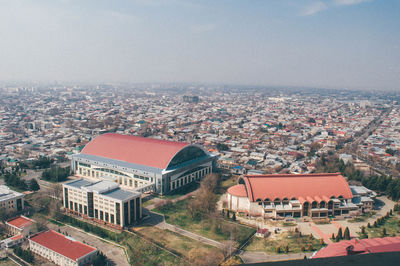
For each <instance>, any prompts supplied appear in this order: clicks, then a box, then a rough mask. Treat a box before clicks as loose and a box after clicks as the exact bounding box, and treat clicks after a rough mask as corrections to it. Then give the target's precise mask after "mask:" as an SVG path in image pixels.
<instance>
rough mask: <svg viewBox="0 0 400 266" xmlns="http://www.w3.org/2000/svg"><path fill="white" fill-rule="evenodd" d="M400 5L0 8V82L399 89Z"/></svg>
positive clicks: (51, 4)
mask: <svg viewBox="0 0 400 266" xmlns="http://www.w3.org/2000/svg"><path fill="white" fill-rule="evenodd" d="M399 8H400V3H398V2H397V1H377V0H367V1H366V0H329V1H328V0H326V1H309V0H304V1H303V0H302V1H293V0H285V1H251V2H250V1H234V2H231V1H217V2H215V1H179V0H168V1H159V0H152V1H142V0H136V1H119V2H117V3H113V4H112V5H111V4H110V3H109V2H108V1H85V2H78V1H73V0H71V1H68V0H60V1H47V0H43V1H25V0H21V1H0V32H1V38H2V40H3V41H2V42H1V43H0V50H1V51H2V53H1V56H0V58H1V63H0V73H1V74H0V80H1V81H10V80H13V81H14V80H15V81H41V82H44V81H60V82H63V81H74V82H206V83H220V84H221V83H228V84H249V85H260V86H299V87H301V86H303V87H321V88H344V89H346V88H347V89H364V90H396V89H398V88H399V86H400V78H399V77H400V75H399V74H400V64H399V62H400V61H399V59H400V58H399V56H400V53H399V49H400V46H399V43H400V36H399V32H398V28H399V26H400V25H399V24H400V19H399V18H398V17H397V16H396V15H397V13H398V11H399Z"/></svg>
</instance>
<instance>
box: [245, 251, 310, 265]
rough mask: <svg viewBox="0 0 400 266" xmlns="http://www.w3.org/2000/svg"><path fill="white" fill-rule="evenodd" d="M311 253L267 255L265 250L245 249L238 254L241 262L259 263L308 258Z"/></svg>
mask: <svg viewBox="0 0 400 266" xmlns="http://www.w3.org/2000/svg"><path fill="white" fill-rule="evenodd" d="M312 254H313V253H293V254H290V253H289V254H281V255H269V254H266V253H265V252H250V251H245V252H243V253H241V254H240V255H239V256H240V257H241V258H242V260H243V262H244V263H246V264H248V263H260V262H270V261H285V260H301V259H304V256H306V257H307V258H309V257H310V256H311V255H312Z"/></svg>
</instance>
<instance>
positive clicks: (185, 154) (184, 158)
mask: <svg viewBox="0 0 400 266" xmlns="http://www.w3.org/2000/svg"><path fill="white" fill-rule="evenodd" d="M206 155H207V154H206V152H205V151H204V150H202V149H201V148H200V147H196V146H188V147H185V148H183V149H182V150H180V151H179V152H178V153H177V154H176V155H175V156H174V157H173V158H172V159H171V161H170V163H169V164H168V167H167V169H169V168H173V167H176V166H178V165H180V164H182V163H185V162H188V161H191V160H194V159H197V158H201V157H204V156H206Z"/></svg>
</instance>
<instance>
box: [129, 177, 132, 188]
mask: <svg viewBox="0 0 400 266" xmlns="http://www.w3.org/2000/svg"><path fill="white" fill-rule="evenodd" d="M129 186H130V187H132V179H129Z"/></svg>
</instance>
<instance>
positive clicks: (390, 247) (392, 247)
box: [313, 236, 400, 258]
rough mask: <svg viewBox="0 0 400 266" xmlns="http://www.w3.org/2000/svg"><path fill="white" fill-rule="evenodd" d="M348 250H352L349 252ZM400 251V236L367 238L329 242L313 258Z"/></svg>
mask: <svg viewBox="0 0 400 266" xmlns="http://www.w3.org/2000/svg"><path fill="white" fill-rule="evenodd" d="M347 250H350V252H348V251H347ZM398 251H400V237H398V236H396V237H383V238H371V239H368V238H365V239H361V240H343V241H340V242H337V243H332V244H329V245H328V246H327V247H325V248H323V249H321V250H320V251H318V252H317V253H316V254H315V255H314V256H313V258H327V257H338V256H347V255H351V254H366V253H380V252H398Z"/></svg>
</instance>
